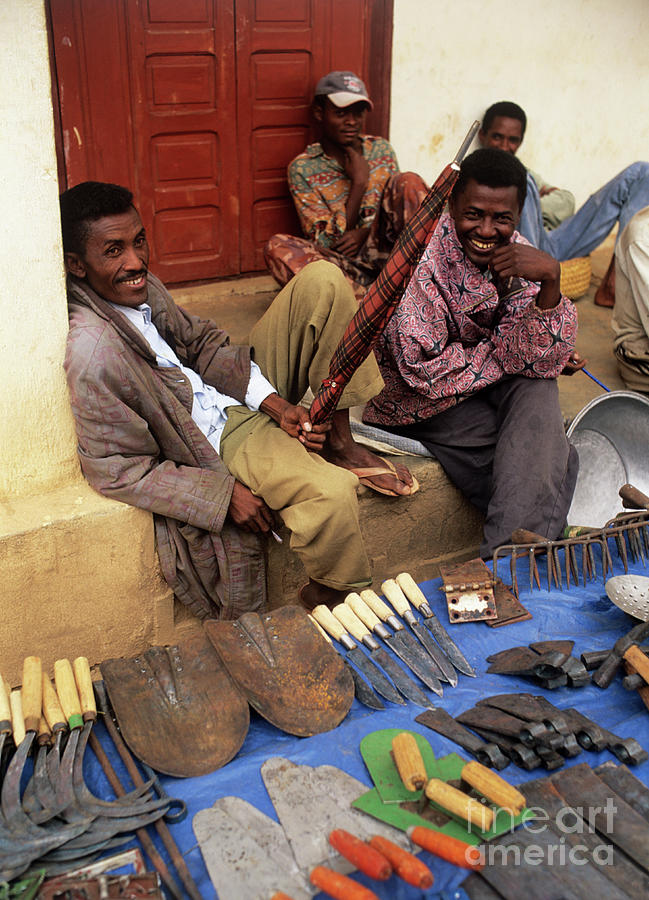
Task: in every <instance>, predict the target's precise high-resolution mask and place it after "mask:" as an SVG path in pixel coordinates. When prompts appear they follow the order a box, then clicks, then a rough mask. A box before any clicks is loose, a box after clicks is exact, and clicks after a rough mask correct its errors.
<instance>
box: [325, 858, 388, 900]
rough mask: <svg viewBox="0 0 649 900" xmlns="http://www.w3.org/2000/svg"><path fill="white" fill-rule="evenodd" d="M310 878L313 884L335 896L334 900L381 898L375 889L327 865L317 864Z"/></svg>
mask: <svg viewBox="0 0 649 900" xmlns="http://www.w3.org/2000/svg"><path fill="white" fill-rule="evenodd" d="M309 878H310V879H311V883H312V884H315V886H316V887H319V888H320V890H321V891H324V892H325V894H329V896H330V897H334V900H379V898H378V897H377V896H376V894H375V893H374V891H371V890H370V889H369V888H366V887H363V885H362V884H359V883H358V882H357V881H353V880H352V879H351V878H348V877H347V876H346V875H341V874H340V872H334V871H332V870H331V869H328V868H327V867H326V866H316V867H315V869H313V871H312V872H311V874H310V875H309Z"/></svg>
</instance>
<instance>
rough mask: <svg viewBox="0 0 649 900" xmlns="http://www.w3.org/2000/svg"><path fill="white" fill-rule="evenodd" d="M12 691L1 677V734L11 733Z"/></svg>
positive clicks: (0, 676)
mask: <svg viewBox="0 0 649 900" xmlns="http://www.w3.org/2000/svg"><path fill="white" fill-rule="evenodd" d="M10 693H11V691H9V690H8V689H7V684H6V682H5V680H4V678H3V677H2V675H0V734H10V733H11V704H10V703H9V694H10Z"/></svg>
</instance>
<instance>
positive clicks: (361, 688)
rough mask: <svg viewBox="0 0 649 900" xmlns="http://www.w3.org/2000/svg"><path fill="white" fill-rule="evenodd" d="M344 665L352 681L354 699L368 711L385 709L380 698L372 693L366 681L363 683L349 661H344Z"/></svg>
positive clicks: (362, 679) (360, 676) (363, 680)
mask: <svg viewBox="0 0 649 900" xmlns="http://www.w3.org/2000/svg"><path fill="white" fill-rule="evenodd" d="M344 663H345V665H346V666H347V668H348V669H349V671H350V672H351V674H352V678H353V679H354V695H355V696H356V699H357V700H358V701H359V702H360V703H362V704H363V705H364V706H368V707H369V708H370V709H385V704H384V703H383V701H382V700H381V698H380V697H379V696H378V694H375V693H374V691H373V690H372V688H371V687H370V686H369V684H368V683H367V681H365V679H364V678H363V677H362V675H360V673H358V672H357V671H356V669H355V668H354V667H353V666H352V664H351V663H350V662H349V660H347V659H345V660H344Z"/></svg>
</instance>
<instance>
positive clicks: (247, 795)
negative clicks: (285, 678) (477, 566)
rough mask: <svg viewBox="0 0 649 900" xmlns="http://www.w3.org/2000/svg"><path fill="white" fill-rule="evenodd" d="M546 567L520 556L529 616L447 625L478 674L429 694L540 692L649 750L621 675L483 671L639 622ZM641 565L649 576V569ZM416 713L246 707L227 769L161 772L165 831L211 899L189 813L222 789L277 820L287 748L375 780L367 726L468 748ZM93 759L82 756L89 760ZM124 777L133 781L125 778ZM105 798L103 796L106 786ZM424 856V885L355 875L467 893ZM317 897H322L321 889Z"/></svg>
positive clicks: (431, 596) (439, 600) (432, 590)
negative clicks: (551, 685)
mask: <svg viewBox="0 0 649 900" xmlns="http://www.w3.org/2000/svg"><path fill="white" fill-rule="evenodd" d="M613 562H614V572H613V574H622V572H623V567H622V563H621V561H620V560H619V558H617V557H616V556H614V557H613ZM544 566H545V563H544V560H543V559H541V560H539V567H540V571H541V577H542V582H541V583H542V585H543V588H542V589H541V590H538V589H536V590H534V591H533V592H530V591H529V588H527V589H526V587H525V585H526V584H527V583H528V581H527V577H526V572H525V565H524V563H523V562H522V561H519V564H518V572H519V584H520V586H521V595H520V596H521V601H522V602H523V604H524V605H525V606H526V607H527V608H528V609H529V611H530V612H531V613H532V616H533V618H532V619H531V620H529V621H526V622H521V623H519V624H515V625H509V626H506V627H503V628H495V629H492V628H489V627H487V626H486V625H485V624H484V623H476V624H463V625H455V626H452V627H451V628H450V629H449V630H450V633H451V635H452V637H453V638H454V640H455V641H456V643H458V645H459V646H460V647H461V649H462V650H463V652H464V653H465V655H466V656H467V658H468V659H469V661H470V662H471V664H472V665H473V666H474V668H475V669H476V672H477V673H478V677H477V678H467V677H466V676H463V675H461V676H460V679H459V683H458V686H457V687H456V688H450V687H449V686H445V690H444V697H443V698H442V699H439V698H438V697H437V696H436V695H435V694H431V695H430V696H431V701H432V705H435V706H440V707H443V708H444V709H446V710H447V711H448V712H449V713H451V715H458V714H459V713H460V712H463V711H464V710H466V709H468V708H469V707H471V706H473V705H474V704H475V703H476V701H478V700H479V699H481V698H483V697H488V696H490V695H493V694H502V693H513V692H531V693H544V694H545V695H546V696H547V698H548V699H549V700H550V701H551V702H552V703H554V704H555V705H556V706H559V707H562V708H565V707H569V706H575V707H577V708H578V709H579V710H580V711H581V712H583V713H584V714H586V715H588V716H590V717H591V718H593V719H594V720H595V721H596V722H598V723H599V724H601V725H603V726H605V727H606V728H609V729H611V730H612V731H614V732H615V733H617V734H620V735H622V736H625V737H627V736H633V737H635V738H636V739H637V740H638V741H639V742H640V743H641V744H642V746H643V747H645V748H647V749H649V710H647V708H646V707H645V706H644V704H643V703H642V700H641V699H640V697H639V695H638V694H637V693H636V692H633V693H630V692H627V691H625V690H624V689H623V687H622V684H621V678H619V677H618V678H616V680H615V681H614V682H613V684H612V685H611V686H610V687H609V688H608V689H607V690H601V689H599V688H597V687H595V686H594V685H588V686H586V687H583V688H576V689H571V688H567V687H564V688H560V689H558V690H555V691H542V690H541V689H540V688H539V687H538V686H537V685H536V684H535V683H534V682H533V681H531V680H528V679H517V678H513V677H511V676H503V675H486V674H485V672H486V669H487V663H486V662H485V658H486V657H487V656H489V654H491V653H495V652H497V651H499V650H503V649H506V648H509V647H514V646H518V645H526V644H529V643H531V642H533V641H539V640H549V639H559V638H567V639H572V640H574V641H575V648H574V651H573V652H574V654H575V655H577V656H578V655H579V654H580V653H581V652H583V651H585V650H596V649H606V648H609V647H611V646H612V645H613V644H614V642H615V641H616V640H617V638H619V637H620V636H621V635H623V634H624V633H626V632H627V631H628V630H629V629H630V628H631V627H632V626H633V625H634V624H635V623H636V620H634V619H632V618H631V617H630V616H628V615H627V614H626V613H624V612H622V611H621V610H619V609H617V608H616V607H615V606H613V605H612V604H611V601H610V600H609V599H608V597H607V596H606V592H605V589H604V583H603V581H602V579H601V577H600V578H599V579H598V580H597V581H591V582H589V583H588V584H587V585H586V587H584V586H583V585H582V586H580V587H575V586H574V585H571V587H570V590H569V591H566V590H565V589H564V590H562V591H561V590H557V589H556V588H553V590H552V591H551V592H548V590H547V585H546V582H544V581H543V578H544V576H545V569H544ZM598 570H599V569H598ZM630 571H632V572H633V571H635V572H637V573H638V574H640V575H642V574H644V573H645V569H644V568H643V567H642V566H641V565H637V566H636V567H634V566H632V565H631V566H630ZM647 573H648V574H649V569H648V570H647ZM501 575H502V576H503V578H504V579H505V581H507V580H508V579H507V575H508V566H507V563H506V562H505V568H504V570H503V571H502V572H501ZM440 585H441V581H440V579H435V580H432V581H427V582H424V583H423V584H422V585H421V587H422V590H423V592H424V594H425V595H426V597H427V598H428V600H429V602H430V605H431V607H432V609H433V610H434V612H435V613H437V615H438V616H439V617H440V619H441V621H442V622H444V623H446V622H448V614H447V611H446V602H445V599H444V595H443V594H442V592H441V591H440ZM420 711H421V709H420V707H416V706H415V705H414V704H410V703H409V704H407V705H406V706H396V705H393V704H390V703H386V709H385V710H383V711H379V712H374V711H371V710H369V709H368V708H367V707H365V706H362V705H361V704H360V703H358V701H356V700H354V703H353V705H352V708H351V710H350V712H349V714H348V715H347V717H346V718H345V720H344V721H343V722H342V723H341V725H339V726H338V728H336V729H335V730H334V731H331V732H329V733H327V734H322V735H317V736H315V737H311V738H296V737H291V736H289V735H287V734H285V733H283V732H281V731H279V730H278V729H276V728H275V727H274V726H272V725H269V724H268V723H267V722H265V721H264V720H262V719H261V718H260V717H259V716H257V715H256V714H255V713H254V712H253V713H252V714H251V724H250V730H249V732H248V735H247V737H246V740H245V742H244V744H243V746H242V748H241V750H240V751H239V753H238V754H237V756H236V758H235V759H234V760H232V762H230V763H228V764H227V765H226V766H225V767H224V768H222V769H220V770H219V771H217V772H214V773H212V774H211V775H206V776H203V777H201V778H192V779H174V778H169V777H163V778H162V781H163V784H164V786H165V787H166V789H167V791H168V792H169V794H170V795H172V796H176V797H181V798H182V799H183V800H185V802H186V803H187V806H188V809H189V815H188V816H187V819H186V820H185V821H184V822H183V823H182V824H180V825H175V826H173V828H172V834H173V836H174V838H175V840H176V841H177V843H178V845H179V847H180V848H181V851H182V853H183V854H184V856H185V859H186V862H187V865H188V867H189V869H190V871H191V873H192V875H193V877H194V878H195V880H196V882H197V884H198V886H199V888H200V890H201V893H202V895H203V897H204V898H205V900H212V898H215V897H216V894H215V891H214V888H213V887H212V885H211V882H210V879H209V876H208V874H207V870H206V868H205V865H204V863H203V860H202V857H201V852H200V849H199V847H198V845H197V842H196V839H195V837H194V834H193V831H192V818H193V816H194V815H195V814H196V813H197V812H198V811H199V810H201V809H204V808H206V807H209V806H211V805H212V804H213V803H214V801H215V800H216V799H217V798H219V797H223V796H228V795H235V796H238V797H241V798H243V799H244V800H247V801H249V802H250V803H252V804H253V805H254V806H256V807H257V808H258V809H260V810H261V811H262V812H264V813H265V814H266V815H268V816H271V817H272V818H275V819H276V818H277V817H276V815H275V813H274V809H273V806H272V804H271V802H270V798H269V797H268V794H267V792H266V789H265V788H264V785H263V783H262V780H261V776H260V766H261V764H262V763H263V761H264V760H265V759H267V758H268V757H271V756H284V757H287V758H288V759H290V760H291V761H293V762H295V763H301V764H307V765H311V766H316V765H321V764H323V763H327V764H331V765H336V766H338V767H339V768H341V769H343V770H344V771H345V772H347V773H349V774H350V775H353V776H355V777H356V778H358V779H360V780H361V781H363V782H364V783H366V784H367V785H368V789H369V788H370V787H372V784H371V781H370V778H369V775H368V773H367V770H366V769H365V766H364V764H363V761H362V758H361V755H360V752H359V743H360V741H361V739H362V738H363V737H364V736H365V735H366V734H368V733H370V732H372V731H376V730H379V729H382V728H402V729H411V730H416V731H420V732H421V733H422V734H424V735H425V736H426V737H427V739H428V740H429V741H430V743H431V745H432V747H433V750H434V752H435V754H436V755H437V756H444V755H446V754H447V753H451V752H459V753H460V754H461V755H464V756H466V754H465V753H464V751H462V750H460V749H459V748H458V747H457V746H456V745H455V744H453V743H451V742H450V741H447V740H446V739H444V738H442V737H440V736H439V735H437V734H436V733H435V732H432V731H430V730H428V729H426V728H424V727H423V726H421V725H418V724H417V723H415V722H414V718H415V716H416V715H417V714H418V713H419V712H420ZM109 744H110V741H109V740H108V739H106V740H104V746H108V745H109ZM112 758H114V755H112ZM467 758H468V757H467ZM609 760H614V757H613V755H612V754H611V753H609V752H608V751H604V752H602V753H599V754H594V753H589V752H586V751H584V752H582V753H581V754H580V755H579V756H577V757H575V758H573V759H569V760H567V761H566V763H565V765H566V766H570V765H574V764H575V763H580V762H588V763H589V764H590V765H591V766H596V765H599V764H601V763H603V762H606V761H609ZM91 762H92V761H91V760H88V763H89V764H90V763H91ZM115 765H116V768H118V769H119V764H118V762H115ZM93 768H94V766H93ZM120 771H123V770H120ZM633 771H634V774H635V775H637V777H638V778H640V779H641V780H642V781H643V782H644V783H645V784H648V785H649V763H643V764H642V765H640V766H636V767H634V769H633ZM502 774H503V776H504V777H506V778H507V779H508V780H509V781H511V782H512V783H514V784H517V783H519V782H521V781H525V780H528V779H530V778H535V777H542V776H543V775H544V774H546V773H545V770H543V769H538V770H536V771H534V772H533V773H529V772H525V771H523V770H522V769H518V768H516V767H515V766H514V765H513V764H510V765H509V766H508V767H507V768H506V769H505V770H504V771H503V773H502ZM100 777H101V776H100V775H99V774H98V773H97V771H93V772H91V771H90V770H89V771H88V774H87V780H88V782H89V783H90V784H95V783H96V780H97V779H99V778H100ZM126 783H127V784H128V785H129V786H130V782H128V780H126ZM106 796H110V794H109V793H107V794H106ZM163 855H164V852H163ZM422 859H423V860H424V861H425V862H426V863H427V864H428V865H430V867H431V869H432V870H433V872H434V874H435V885H434V886H433V888H431V889H430V890H429V891H426V892H422V891H420V890H416V889H414V888H411V887H408V886H407V885H405V884H404V883H403V882H401V881H400V880H398V879H397V878H396V877H392V878H391V879H390V880H389V881H387V882H383V883H379V882H374V881H370V880H369V879H365V878H364V877H363V876H361V875H356V876H355V877H357V878H358V880H359V881H361V882H362V883H364V884H366V885H367V886H368V887H370V888H371V889H372V890H373V891H374V892H375V893H376V894H377V895H378V896H379V897H380V898H382V900H419V898H423V897H426V898H430V897H438V896H440V895H442V896H448V897H453V898H459V897H462V896H465V895H464V894H463V892H461V891H459V890H458V886H459V885H460V884H461V882H462V881H463V880H464V878H465V877H466V874H467V873H466V872H464V871H462V870H460V869H457V868H456V867H454V866H451V865H450V864H448V863H444V862H441V861H440V860H438V859H436V858H433V857H431V856H430V855H428V854H426V853H423V854H422ZM321 896H324V895H318V897H321ZM242 900H245V898H242Z"/></svg>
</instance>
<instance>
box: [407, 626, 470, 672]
mask: <svg viewBox="0 0 649 900" xmlns="http://www.w3.org/2000/svg"><path fill="white" fill-rule="evenodd" d="M413 618H414V617H413ZM409 625H410V628H411V629H412V633H413V634H414V635H415V637H416V638H417V639H418V640H419V642H420V644H421V645H422V647H423V648H424V649H425V650H426V652H427V653H428V654H429V655H430V657H431V659H432V660H433V662H434V663H435V665H436V666H437V667H438V669H439V670H440V672H441V673H442V674H441V676H440V677H442V678H443V679H444V681H448V683H449V684H450V685H451V687H455V686H456V685H457V672H456V671H455V669H454V668H453V666H452V665H451V663H450V661H449V659H448V657H447V656H446V654H445V653H444V652H443V651H442V650H440V648H439V647H438V646H437V644H436V643H435V641H434V640H433V639H432V637H431V636H430V633H429V631H428V630H427V629H426V628H425V627H424V626H423V625H422V623H421V622H417V621H414V620H413V621H412V622H409ZM405 636H406V637H409V638H411V635H409V634H408V633H407V632H406V634H405ZM415 646H416V645H415Z"/></svg>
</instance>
